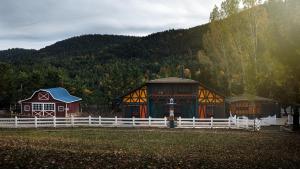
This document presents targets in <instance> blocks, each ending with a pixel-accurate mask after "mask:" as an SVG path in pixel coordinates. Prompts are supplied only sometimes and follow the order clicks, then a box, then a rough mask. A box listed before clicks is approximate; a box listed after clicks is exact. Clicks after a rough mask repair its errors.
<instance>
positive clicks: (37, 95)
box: [22, 91, 66, 117]
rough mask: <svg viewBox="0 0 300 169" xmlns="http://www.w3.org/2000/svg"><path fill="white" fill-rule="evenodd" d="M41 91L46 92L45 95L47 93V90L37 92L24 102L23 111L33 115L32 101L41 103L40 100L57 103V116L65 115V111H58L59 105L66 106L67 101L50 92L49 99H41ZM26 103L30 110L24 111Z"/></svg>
mask: <svg viewBox="0 0 300 169" xmlns="http://www.w3.org/2000/svg"><path fill="white" fill-rule="evenodd" d="M39 93H41V94H44V95H45V94H47V92H43V91H41V92H37V93H35V94H34V96H33V97H32V98H31V99H29V100H26V101H23V102H22V112H23V114H24V115H26V116H32V108H31V103H33V102H36V103H39V102H40V103H55V105H56V106H55V111H56V116H57V117H65V111H60V112H59V111H58V106H64V107H65V105H66V103H64V102H61V101H57V100H55V99H54V98H53V97H52V96H51V95H50V94H49V99H48V100H44V99H43V100H40V99H39ZM25 105H29V106H30V111H24V110H25V109H24V107H25Z"/></svg>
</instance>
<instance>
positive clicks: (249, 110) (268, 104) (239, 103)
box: [226, 95, 280, 118]
mask: <svg viewBox="0 0 300 169" xmlns="http://www.w3.org/2000/svg"><path fill="white" fill-rule="evenodd" d="M226 103H227V104H228V106H229V110H228V111H229V112H230V113H231V114H232V115H237V116H247V117H250V118H251V117H253V118H254V117H266V116H269V115H271V116H273V115H275V114H276V115H277V114H280V105H279V103H278V102H276V101H275V100H272V99H268V98H264V97H259V96H251V95H240V96H235V97H230V98H228V99H226Z"/></svg>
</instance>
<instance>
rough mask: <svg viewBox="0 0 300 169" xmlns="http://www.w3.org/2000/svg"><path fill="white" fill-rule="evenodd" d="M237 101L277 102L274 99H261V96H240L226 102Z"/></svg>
mask: <svg viewBox="0 0 300 169" xmlns="http://www.w3.org/2000/svg"><path fill="white" fill-rule="evenodd" d="M237 101H267V102H276V101H275V100H273V99H269V98H265V97H260V96H254V95H246V94H244V95H239V96H233V97H230V98H227V99H226V102H229V103H231V102H237Z"/></svg>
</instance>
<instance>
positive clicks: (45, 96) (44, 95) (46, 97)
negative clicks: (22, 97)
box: [38, 93, 49, 100]
mask: <svg viewBox="0 0 300 169" xmlns="http://www.w3.org/2000/svg"><path fill="white" fill-rule="evenodd" d="M38 97H39V100H49V94H48V93H39V95H38Z"/></svg>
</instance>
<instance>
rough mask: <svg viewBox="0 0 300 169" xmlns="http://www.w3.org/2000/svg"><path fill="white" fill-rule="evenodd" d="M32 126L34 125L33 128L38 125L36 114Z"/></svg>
mask: <svg viewBox="0 0 300 169" xmlns="http://www.w3.org/2000/svg"><path fill="white" fill-rule="evenodd" d="M34 127H35V128H37V127H38V125H37V117H36V116H34Z"/></svg>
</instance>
